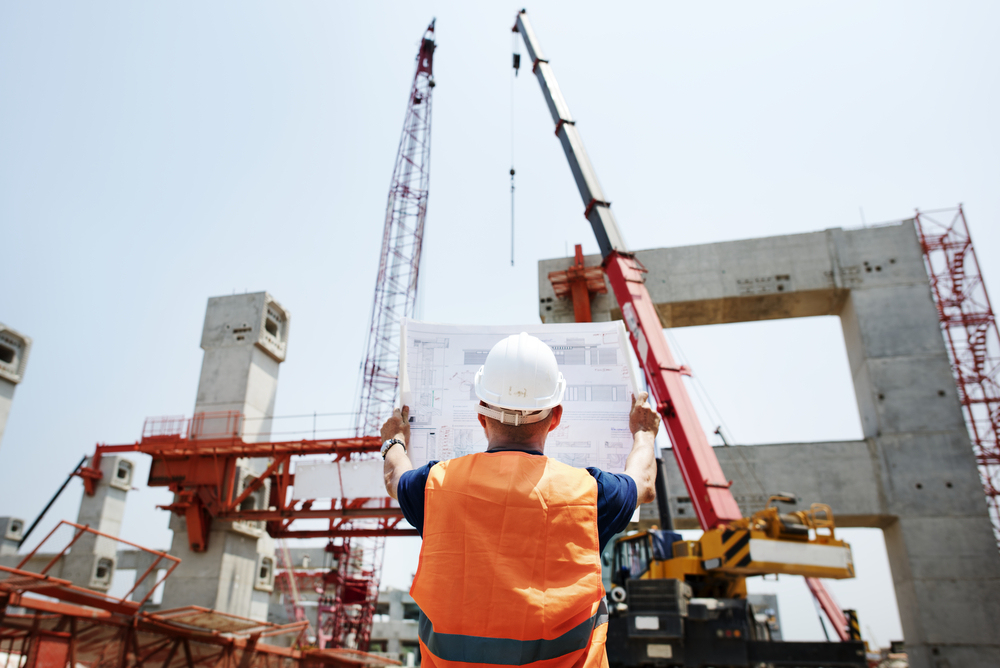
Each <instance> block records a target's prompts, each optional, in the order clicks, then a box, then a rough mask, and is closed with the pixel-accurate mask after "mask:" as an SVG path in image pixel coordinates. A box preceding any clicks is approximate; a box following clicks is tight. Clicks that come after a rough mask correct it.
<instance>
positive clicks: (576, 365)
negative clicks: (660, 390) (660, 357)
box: [400, 320, 635, 472]
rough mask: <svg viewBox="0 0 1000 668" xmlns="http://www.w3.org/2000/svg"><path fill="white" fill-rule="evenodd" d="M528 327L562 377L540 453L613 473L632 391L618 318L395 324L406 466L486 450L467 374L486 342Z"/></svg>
mask: <svg viewBox="0 0 1000 668" xmlns="http://www.w3.org/2000/svg"><path fill="white" fill-rule="evenodd" d="M520 332H528V333H529V334H532V335H534V336H537V337H539V338H540V339H542V340H543V341H545V342H546V343H547V344H548V345H549V346H550V347H551V348H552V350H553V352H554V353H555V355H556V360H557V362H558V363H559V369H560V371H562V373H563V375H564V376H565V377H566V383H567V391H566V395H565V397H564V399H563V409H564V412H563V419H562V424H561V425H560V426H559V427H558V428H557V429H556V430H554V431H553V432H552V433H551V434H550V436H549V439H548V441H547V444H546V448H545V454H546V455H548V456H550V457H553V458H555V459H558V460H560V461H562V462H565V463H567V464H570V465H572V466H579V467H584V466H597V467H600V468H602V469H605V470H608V471H615V472H620V471H622V470H623V469H624V467H625V458H626V457H627V455H628V453H629V451H630V450H631V447H632V435H631V433H630V432H629V429H628V410H629V406H630V398H631V396H632V392H633V391H634V389H633V388H634V387H635V384H634V378H633V376H632V373H633V372H632V371H631V370H630V369H632V368H633V367H632V365H633V364H634V362H633V358H632V357H631V351H630V349H629V348H628V346H629V345H630V344H629V342H628V339H627V334H626V333H625V329H624V327H623V326H622V325H621V323H618V322H600V323H572V324H559V325H521V326H503V327H482V326H478V327H476V326H459V325H439V324H432V323H424V322H417V321H414V320H407V321H405V322H404V323H403V327H402V332H401V335H402V339H403V340H402V342H401V345H402V348H403V350H404V351H405V352H404V354H403V355H402V366H403V368H402V369H400V381H401V383H400V387H401V403H402V404H405V405H407V406H409V407H410V428H411V432H412V433H411V439H410V441H411V442H410V447H409V455H410V459H411V461H412V462H413V464H414V466H422V465H423V464H425V463H427V462H428V461H432V460H443V459H449V458H452V457H461V456H463V455H467V454H472V453H474V452H484V451H485V450H486V445H487V444H486V435H485V434H484V433H483V428H482V426H481V425H480V424H479V419H478V415H477V413H476V411H475V407H476V404H477V403H478V401H479V400H478V399H477V398H476V393H475V375H476V372H477V371H479V368H480V367H481V366H482V365H483V363H484V362H485V361H486V356H487V354H488V353H489V351H490V349H491V348H492V347H493V345H494V344H495V343H496V342H497V341H499V340H501V339H503V338H504V337H506V336H509V335H511V334H518V333H520Z"/></svg>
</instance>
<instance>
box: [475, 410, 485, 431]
mask: <svg viewBox="0 0 1000 668" xmlns="http://www.w3.org/2000/svg"><path fill="white" fill-rule="evenodd" d="M476 417H477V418H479V424H481V425H483V431H486V416H485V415H483V414H482V413H477V414H476Z"/></svg>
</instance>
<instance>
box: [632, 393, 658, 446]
mask: <svg viewBox="0 0 1000 668" xmlns="http://www.w3.org/2000/svg"><path fill="white" fill-rule="evenodd" d="M647 399H649V393H648V392H640V393H639V397H638V401H637V400H636V396H635V395H632V410H631V411H630V412H629V415H628V428H629V429H630V430H631V431H632V435H633V436H635V435H636V434H637V433H638V432H640V431H648V432H651V433H652V434H653V436H656V432H658V431H659V430H660V414H659V413H657V412H656V411H654V410H653V408H652V407H651V406H650V405H649V402H648V401H647Z"/></svg>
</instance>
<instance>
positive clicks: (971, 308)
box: [914, 205, 1000, 544]
mask: <svg viewBox="0 0 1000 668" xmlns="http://www.w3.org/2000/svg"><path fill="white" fill-rule="evenodd" d="M914 220H915V222H916V226H917V231H918V234H919V235H920V245H921V246H922V248H923V251H924V262H925V264H926V266H927V276H928V278H929V279H930V283H931V292H932V293H933V295H934V301H935V303H936V304H937V309H938V317H939V318H940V320H941V331H942V333H943V334H944V340H945V343H946V344H947V346H948V356H949V357H950V359H951V369H952V373H953V374H954V376H955V383H956V385H957V386H958V396H959V399H960V401H961V402H962V409H963V411H964V413H965V424H966V427H968V430H969V438H970V439H971V441H972V447H973V449H974V451H975V454H976V462H977V463H978V465H979V475H980V477H981V478H982V481H983V490H984V491H985V493H986V503H987V505H988V507H989V513H990V519H991V521H992V522H993V532H994V534H995V535H996V538H997V542H998V544H1000V333H998V331H997V323H996V317H995V316H994V314H993V307H992V306H991V305H990V298H989V295H988V294H987V293H986V283H985V281H984V280H983V275H982V271H981V269H980V265H979V260H978V258H977V257H976V250H975V248H974V247H973V245H972V237H971V236H970V235H969V227H968V224H967V222H966V219H965V212H964V211H963V210H962V206H961V205H959V206H958V207H957V208H953V209H938V210H934V211H917V214H916V216H915V217H914Z"/></svg>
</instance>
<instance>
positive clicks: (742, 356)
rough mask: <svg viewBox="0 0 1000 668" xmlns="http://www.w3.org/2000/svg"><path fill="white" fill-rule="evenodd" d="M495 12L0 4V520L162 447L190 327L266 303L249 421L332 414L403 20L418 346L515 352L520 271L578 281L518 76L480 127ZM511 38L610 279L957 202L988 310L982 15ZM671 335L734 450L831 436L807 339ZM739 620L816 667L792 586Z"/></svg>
mask: <svg viewBox="0 0 1000 668" xmlns="http://www.w3.org/2000/svg"><path fill="white" fill-rule="evenodd" d="M520 6H521V5H508V4H505V3H468V2H454V3H449V2H409V3H401V2H399V3H388V2H384V3H375V2H372V3H334V2H297V3H264V2H221V1H220V2H213V3H207V4H206V3H194V2H173V3H159V4H154V3H129V2H117V3H116V2H99V1H98V2H88V3H73V2H61V3H56V2H32V3H12V2H9V3H3V4H0V99H2V100H3V102H2V104H0V233H2V238H3V248H4V251H5V252H4V254H3V259H2V262H0V281H2V286H3V289H2V291H0V321H2V322H4V323H6V324H8V325H10V326H12V327H14V328H15V329H18V330H20V331H22V332H24V333H25V334H27V335H29V336H31V337H33V338H34V349H33V351H32V355H31V359H30V362H29V365H28V369H27V374H26V378H25V381H24V382H23V383H22V384H21V385H20V386H19V387H18V389H17V394H16V396H15V400H14V404H13V408H12V412H11V417H10V420H9V422H8V425H7V432H6V435H5V437H4V441H3V443H2V444H0V514H2V515H14V516H19V517H23V518H28V519H30V518H32V517H33V516H34V515H35V514H36V513H37V512H38V510H39V509H40V508H41V506H42V505H43V504H44V502H45V501H46V500H47V498H48V497H49V496H50V495H51V494H52V493H53V491H54V490H55V488H56V487H57V486H58V485H59V483H60V482H61V481H62V479H63V478H64V477H65V475H66V473H67V472H68V471H69V470H70V469H71V468H72V467H73V466H74V465H75V464H76V462H77V461H78V460H79V458H80V456H81V455H82V454H83V453H84V452H87V451H89V450H90V449H91V448H92V447H93V444H94V443H95V442H98V441H102V442H109V443H117V442H128V441H133V440H135V439H137V438H138V437H139V435H140V429H141V426H142V421H143V419H144V418H145V417H146V416H149V415H165V414H190V412H191V409H192V407H193V405H194V394H195V389H196V386H197V381H198V372H199V367H200V364H201V351H200V349H199V348H198V343H199V340H200V333H201V326H202V318H203V315H204V308H205V303H206V300H207V298H208V297H210V296H215V295H224V294H232V293H233V292H234V291H235V292H242V291H258V290H268V291H270V292H271V293H272V294H273V295H274V296H275V297H276V298H277V299H278V300H279V301H280V302H281V303H282V304H283V305H284V306H286V307H287V308H288V309H289V310H290V311H291V314H292V326H291V335H290V341H289V353H288V360H287V361H286V362H285V363H284V364H283V365H282V368H281V381H280V387H279V392H278V399H277V409H276V412H277V414H279V415H280V414H293V413H310V412H313V411H319V412H334V411H344V410H350V409H351V408H352V407H353V406H354V401H355V398H354V388H355V380H356V378H357V369H358V364H359V363H360V359H361V355H362V349H363V344H364V337H365V334H366V332H367V328H368V323H367V314H368V311H369V305H370V301H371V297H372V290H373V287H374V279H375V272H376V269H377V262H378V245H379V240H380V235H381V231H382V222H383V220H384V206H385V195H386V189H387V187H388V184H389V177H390V175H391V171H392V165H393V161H394V158H395V151H396V146H397V142H398V140H399V132H400V128H401V123H402V120H403V113H404V110H405V102H406V94H407V89H408V86H409V83H410V81H411V78H412V74H413V59H414V56H415V54H416V50H417V47H418V42H419V38H420V36H421V34H422V32H423V30H424V28H425V27H426V25H427V23H428V22H429V21H430V19H431V18H432V17H434V16H436V17H437V19H438V22H437V28H438V31H437V36H438V43H439V49H438V51H437V55H436V59H435V78H436V80H437V83H438V86H437V87H436V88H435V92H434V120H433V147H432V169H431V195H430V204H429V213H428V219H427V233H426V238H425V253H424V258H423V263H422V269H421V289H422V291H423V294H422V303H423V317H424V318H425V319H427V320H434V321H443V322H455V323H480V324H499V323H504V324H507V323H517V322H537V318H538V314H537V310H536V308H537V261H538V260H539V259H542V258H550V257H559V256H563V255H565V254H566V251H567V249H569V250H572V246H573V244H575V243H583V245H584V249H585V250H586V251H587V252H596V250H597V249H596V244H595V243H594V241H593V237H592V235H591V232H590V229H589V226H588V225H587V223H586V221H585V220H584V218H583V216H582V209H583V205H582V204H581V202H580V201H579V196H578V194H577V192H576V189H575V186H574V184H573V182H572V179H571V177H570V173H569V170H568V168H567V166H566V163H565V159H564V157H563V155H562V151H561V149H560V147H559V144H558V142H557V141H556V139H555V138H554V137H553V135H552V123H551V120H550V118H549V116H548V112H547V110H546V109H545V106H544V103H543V100H542V96H541V93H540V92H539V90H538V86H537V83H536V82H535V81H534V80H533V78H532V77H530V76H527V75H526V72H525V71H524V70H522V74H521V76H520V77H519V78H518V79H517V81H516V82H515V83H516V86H515V87H514V89H513V105H512V97H511V96H512V88H511V76H510V69H509V68H510V52H511V33H510V26H511V24H512V22H513V18H514V15H515V12H516V10H517V9H519V8H520ZM528 10H529V12H530V15H531V18H532V21H533V22H534V25H535V28H536V30H537V32H538V36H539V38H540V40H541V41H542V44H543V45H544V48H545V50H546V53H547V55H548V56H549V58H550V60H551V62H552V66H553V68H554V70H555V72H556V75H557V77H558V79H559V82H560V84H561V87H562V90H563V92H564V94H565V96H566V98H567V101H568V103H569V105H570V108H571V109H572V111H573V114H574V116H575V117H576V118H577V120H578V127H579V128H580V130H581V132H582V135H583V138H584V140H585V142H586V145H587V148H588V151H589V153H590V156H591V159H592V160H593V163H594V165H595V167H596V169H597V172H598V174H599V176H600V178H601V182H602V185H603V187H604V190H605V192H606V193H607V195H608V197H609V198H610V199H611V200H612V201H613V203H614V209H615V211H616V215H617V217H618V220H619V223H620V225H621V227H622V229H623V232H624V234H625V237H626V239H627V240H628V243H629V244H630V246H631V247H632V248H635V249H643V248H656V247H663V246H680V245H687V244H696V243H706V242H713V241H723V240H730V239H738V238H748V237H760V236H768V235H778V234H789V233H795V232H808V231H814V230H822V229H825V228H829V227H854V226H860V225H861V224H862V222H863V218H864V220H867V222H869V223H872V222H879V221H886V220H893V219H900V218H905V217H908V216H910V215H911V214H912V211H913V209H914V207H921V208H937V207H944V206H953V205H955V204H957V203H958V202H963V203H965V205H966V211H967V214H968V217H969V221H970V225H971V227H972V232H973V236H974V239H975V242H976V246H977V250H978V252H979V257H980V260H981V261H982V263H983V265H984V267H983V268H984V272H985V275H986V280H987V284H988V285H989V286H992V287H993V288H994V292H995V294H996V291H997V290H1000V282H998V281H1000V272H998V271H997V270H996V260H997V258H1000V226H998V224H997V221H998V220H1000V195H998V191H997V187H996V184H997V183H998V177H1000V166H998V160H997V156H998V155H1000V141H998V139H1000V131H998V125H997V123H996V118H995V117H996V109H997V108H998V102H1000V95H998V87H1000V78H998V77H997V69H998V68H997V66H998V61H1000V58H998V56H1000V42H998V41H997V40H996V39H995V34H994V33H995V26H996V25H997V24H998V20H1000V6H998V5H996V4H995V3H991V2H951V3H926V2H880V3H869V2H812V3H801V2H757V3H737V2H714V3H677V2H658V3H639V2H634V3H615V4H613V5H612V4H609V3H597V2H583V1H577V2H539V3H538V4H535V5H530V6H528ZM512 109H513V118H512ZM512 120H513V123H512ZM512 128H513V137H512ZM512 146H513V151H514V164H515V167H516V168H517V223H516V224H517V237H516V265H515V266H514V267H511V266H510V261H509V243H510V236H509V234H510V231H509V224H510V209H509V175H508V170H509V168H510V165H511V149H512ZM862 210H863V211H862ZM862 216H863V218H862ZM671 334H672V336H673V337H674V339H675V341H676V342H678V343H679V344H680V346H681V348H682V349H683V351H684V353H685V357H686V358H687V359H688V361H689V362H690V363H691V365H692V366H693V367H694V369H695V371H696V373H697V374H698V376H699V378H700V379H701V381H702V382H703V384H704V386H705V387H706V388H708V391H709V395H710V396H711V398H712V402H713V403H714V404H715V406H716V409H715V410H716V412H717V413H719V414H721V416H722V419H724V420H725V421H726V423H727V424H728V426H729V428H730V432H731V434H732V435H733V437H734V438H735V439H736V440H737V441H738V442H740V443H747V444H752V443H768V442H781V441H800V440H801V441H808V440H833V439H849V438H856V437H858V436H859V435H860V433H861V432H860V426H859V424H858V415H857V408H856V405H855V404H854V401H853V390H852V387H851V383H850V376H849V373H848V370H847V364H846V354H845V352H844V347H843V342H842V340H841V335H840V331H839V324H838V323H837V321H836V319H834V318H819V319H808V320H802V321H797V322H772V323H755V324H748V325H733V326H726V327H713V328H694V329H690V330H677V331H674V332H672V333H671ZM715 419H716V418H715V417H714V416H713V420H712V421H714V420H715ZM711 428H712V429H714V424H713V425H712V426H711ZM137 464H138V465H139V469H140V471H139V473H138V476H137V480H139V481H143V480H144V479H145V470H146V466H147V465H148V462H145V461H139V462H137ZM140 486H141V485H140ZM79 494H80V485H79V483H78V482H74V483H73V484H72V485H71V487H70V488H69V490H68V491H67V493H66V495H65V497H64V498H63V499H62V500H61V501H60V502H59V503H58V504H57V505H56V506H55V508H54V510H53V512H52V515H53V519H54V518H56V517H67V518H75V516H76V507H77V504H78V499H79ZM130 498H131V502H130V505H129V508H128V511H127V515H126V519H125V526H124V529H123V537H124V538H128V539H131V540H135V541H138V542H140V543H144V544H148V545H150V546H154V547H165V546H167V545H169V532H168V530H167V528H166V526H167V517H166V513H165V512H163V511H158V510H155V509H154V506H155V504H157V503H164V502H166V501H167V500H168V496H167V495H166V494H165V493H164V492H163V491H162V490H145V489H142V490H139V491H136V492H133V493H132V496H131V497H130ZM851 535H852V540H854V541H855V545H856V561H857V563H858V572H859V578H858V579H857V580H856V581H854V582H845V583H836V584H835V585H834V592H835V594H836V595H837V596H838V598H839V599H840V602H841V604H842V605H844V606H845V607H856V608H858V610H859V612H860V615H861V624H862V627H863V628H864V629H865V630H866V631H865V633H866V636H869V637H870V634H872V633H874V636H875V637H876V638H877V640H879V641H880V642H881V643H882V644H885V643H887V642H888V640H890V639H892V638H898V637H899V635H900V631H899V622H898V618H897V617H896V615H895V602H894V598H893V594H892V587H891V584H890V580H889V575H888V566H887V564H886V562H885V555H884V546H883V544H882V541H881V537H880V536H879V535H878V533H877V532H875V533H874V534H873V533H872V532H866V531H857V532H851ZM415 545H416V542H415V541H402V542H399V543H397V544H392V545H390V549H389V556H388V557H387V569H386V582H387V583H390V584H394V585H396V586H406V585H407V584H408V574H409V573H411V572H412V570H413V569H414V568H415V560H414V559H415V556H414V555H415V549H416V548H415ZM754 587H755V588H756V589H758V590H761V591H766V590H772V591H780V592H781V596H782V601H781V606H782V613H783V618H784V622H785V626H786V629H787V632H788V633H789V635H790V636H791V637H793V638H796V637H798V638H816V637H821V636H822V634H821V631H820V628H819V626H818V623H817V622H816V621H815V614H814V612H813V610H812V604H811V603H810V601H809V598H808V594H806V593H805V587H804V585H802V583H801V581H800V580H798V579H791V578H788V579H786V578H782V579H781V580H780V581H779V582H778V583H773V582H767V583H761V584H755V585H754Z"/></svg>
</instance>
